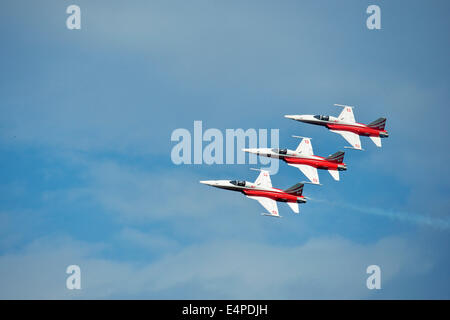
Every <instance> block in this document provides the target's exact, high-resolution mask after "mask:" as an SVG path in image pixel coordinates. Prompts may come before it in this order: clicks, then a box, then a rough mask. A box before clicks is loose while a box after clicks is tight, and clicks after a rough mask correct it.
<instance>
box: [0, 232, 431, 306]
mask: <svg viewBox="0 0 450 320" xmlns="http://www.w3.org/2000/svg"><path fill="white" fill-rule="evenodd" d="M101 248H102V246H93V245H88V244H84V243H79V242H74V241H71V240H69V239H63V240H61V239H44V240H38V241H36V242H35V243H34V244H32V245H31V246H30V247H28V248H27V249H26V250H24V251H23V252H21V253H17V254H7V255H3V256H1V257H0V283H1V284H2V285H1V290H0V297H1V298H19V299H29V298H43V299H53V298H88V299H90V298H127V297H132V298H135V297H138V298H183V299H184V298H204V299H220V298H224V299H233V298H235V299H244V298H252V299H255V298H258V299H303V298H337V299H346V298H354V299H358V298H367V297H369V296H370V295H371V294H372V292H370V291H369V290H368V289H367V288H366V284H365V281H366V278H367V277H368V275H367V274H366V273H365V271H366V267H367V266H368V265H370V264H377V265H379V266H380V267H381V269H382V286H386V285H389V284H390V283H391V282H392V281H394V280H395V279H396V278H398V277H401V276H410V277H413V276H414V275H419V274H423V273H426V272H428V271H429V270H430V268H431V266H432V264H431V261H429V259H426V258H424V256H423V253H422V252H420V251H419V250H416V249H414V248H413V247H411V246H410V245H409V243H407V242H406V241H404V240H402V239H399V238H385V239H382V240H380V241H379V242H377V243H375V244H370V245H360V244H355V243H352V242H350V241H348V240H345V239H342V238H339V237H334V238H333V237H332V238H328V237H326V238H318V239H311V240H310V241H308V242H307V243H305V244H304V245H298V246H291V247H282V246H275V245H269V244H263V243H248V242H245V243H241V242H236V241H226V242H213V243H207V244H202V245H196V246H189V247H186V248H183V249H182V250H181V251H179V252H178V253H175V254H171V255H166V256H163V257H161V258H160V259H159V260H157V261H155V262H152V263H150V264H147V265H135V264H132V263H126V262H118V261H114V260H108V259H99V258H94V257H93V254H94V253H98V251H99V250H101ZM97 256H98V255H97ZM69 264H77V265H79V266H80V267H81V272H82V288H83V289H82V290H81V291H80V292H75V291H69V290H67V289H65V279H66V277H67V275H66V274H65V268H66V267H67V265H69ZM396 290H398V292H400V293H399V295H398V298H402V294H403V297H404V296H407V292H403V293H402V290H401V288H397V289H396Z"/></svg>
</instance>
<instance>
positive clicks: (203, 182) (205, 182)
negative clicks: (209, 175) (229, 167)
mask: <svg viewBox="0 0 450 320" xmlns="http://www.w3.org/2000/svg"><path fill="white" fill-rule="evenodd" d="M200 183H201V184H206V185H208V186H212V185H213V182H212V181H208V180H203V181H200Z"/></svg>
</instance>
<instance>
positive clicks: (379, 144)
mask: <svg viewBox="0 0 450 320" xmlns="http://www.w3.org/2000/svg"><path fill="white" fill-rule="evenodd" d="M369 138H370V140H372V141H373V143H375V145H376V146H377V147H378V148H381V138H380V137H373V136H370V137H369Z"/></svg>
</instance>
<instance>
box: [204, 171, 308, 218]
mask: <svg viewBox="0 0 450 320" xmlns="http://www.w3.org/2000/svg"><path fill="white" fill-rule="evenodd" d="M260 171H261V173H260V174H259V176H258V178H257V179H256V181H255V182H248V181H237V180H231V181H230V180H208V181H200V183H203V184H206V185H209V186H212V187H216V188H220V189H226V190H232V191H239V192H242V193H243V194H245V195H246V196H247V197H248V198H250V199H254V200H257V201H258V202H259V203H260V204H261V205H262V206H263V207H264V208H265V209H266V210H267V211H268V213H263V214H262V215H264V216H270V217H277V218H281V216H280V214H279V212H278V206H277V201H278V202H286V203H287V204H288V205H289V207H290V208H291V209H292V211H294V212H295V213H299V209H298V204H299V203H305V202H306V198H305V197H304V196H303V195H302V193H303V183H297V184H296V185H294V186H292V187H290V188H289V189H286V190H281V189H277V188H274V187H272V182H271V180H270V174H269V172H268V171H266V170H260Z"/></svg>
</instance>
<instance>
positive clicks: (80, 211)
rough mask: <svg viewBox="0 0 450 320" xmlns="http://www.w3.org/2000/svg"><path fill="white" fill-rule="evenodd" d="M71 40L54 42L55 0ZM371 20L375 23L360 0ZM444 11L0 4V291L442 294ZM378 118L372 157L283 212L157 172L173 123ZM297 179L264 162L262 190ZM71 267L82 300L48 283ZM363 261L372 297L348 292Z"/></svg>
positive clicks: (322, 151) (296, 127)
mask: <svg viewBox="0 0 450 320" xmlns="http://www.w3.org/2000/svg"><path fill="white" fill-rule="evenodd" d="M71 4H77V5H79V6H80V7H81V15H82V22H81V23H82V25H81V26H82V29H81V30H68V29H67V28H66V25H65V20H66V18H67V16H68V15H67V14H66V13H65V11H66V8H67V6H69V5H71ZM370 4H378V5H379V6H380V8H381V15H382V18H381V25H382V29H381V30H376V31H371V30H368V29H367V28H366V18H367V16H368V15H367V14H366V8H367V6H368V5H370ZM449 9H450V5H449V4H448V2H445V1H432V2H424V1H395V2H393V1H345V2H336V1H321V2H320V3H319V2H317V1H284V2H283V3H278V2H275V1H190V2H186V1H173V2H170V3H168V2H166V1H133V2H132V3H125V2H123V1H95V2H92V1H76V2H72V1H39V2H37V1H34V2H32V3H30V2H25V1H7V2H2V4H1V10H0V34H1V41H2V46H1V47H2V50H1V51H0V66H1V69H0V70H1V71H2V72H1V73H0V80H1V86H0V115H1V116H0V153H1V158H0V159H1V160H0V164H1V165H0V199H1V201H0V298H3V299H5V298H6V299H9V298H25V299H29V298H44V299H52V298H85V299H98V298H106V299H109V298H112V299H114V298H138V299H161V298H169V299H170V298H181V299H184V298H189V299H198V298H201V299H216V298H217V299H220V298H223V299H230V298H237V299H239V298H264V299H304V298H310V299H323V298H332V299H348V298H354V299H379V298H385V299H405V298H413V299H417V298H425V299H431V298H441V299H442V298H444V299H448V298H450V291H449V289H448V288H449V284H450V281H449V280H450V277H449V275H448V269H449V267H450V254H449V250H448V244H449V240H450V226H449V222H450V217H449V214H450V202H449V200H448V194H449V187H450V185H449V178H450V171H449V167H448V165H447V164H448V162H449V161H450V156H449V155H450V154H449V152H448V148H447V143H446V141H447V140H448V139H449V138H450V132H449V129H448V126H447V122H448V121H447V119H448V117H449V116H450V112H449V109H448V108H447V104H448V101H450V95H449V91H448V88H449V84H450V83H449V80H450V79H449V78H450V76H449V74H450V70H449V69H450V68H449V65H450V64H449V61H448V57H449V56H450V54H449V53H450V52H449V48H450V47H449V43H448V31H449V26H450V22H449V20H448V13H449ZM333 103H344V104H350V105H355V106H356V109H355V116H356V119H357V121H360V122H363V123H368V122H371V121H373V120H375V119H377V118H378V117H380V116H386V117H387V119H388V120H387V130H388V131H389V133H390V136H389V138H388V139H383V141H382V142H383V148H382V149H377V148H376V147H375V146H374V145H373V143H372V142H370V141H369V140H368V139H363V141H362V143H363V146H364V147H365V149H366V151H365V152H356V151H351V150H350V151H347V153H346V158H345V162H346V163H347V165H348V168H349V169H348V171H347V172H345V173H342V174H341V181H340V182H335V181H333V180H332V178H331V177H330V176H329V175H328V174H327V173H323V172H321V173H320V177H321V182H322V183H323V186H321V187H316V186H309V185H307V186H305V190H304V194H305V195H307V196H310V197H311V198H313V200H311V201H310V202H309V203H307V204H305V205H302V206H301V209H300V210H301V214H300V215H298V216H296V215H294V214H292V213H291V212H290V210H289V208H288V207H287V206H285V205H284V204H280V205H279V208H280V213H281V215H282V216H283V217H284V218H283V219H278V220H277V219H266V218H264V217H261V216H260V214H259V213H260V212H262V211H261V210H262V209H261V207H260V206H259V204H258V203H256V202H255V201H250V200H248V199H246V198H245V197H243V196H242V195H240V194H237V193H231V192H226V191H222V190H217V189H213V188H208V187H206V186H204V185H200V184H199V183H198V181H199V180H204V179H227V178H230V179H246V180H253V179H255V178H256V173H255V172H253V171H250V170H249V168H250V167H251V165H212V166H208V165H180V166H176V165H174V164H173V163H172V162H171V159H170V151H171V149H172V147H173V146H174V145H175V143H173V142H171V141H170V136H171V133H172V131H173V130H175V129H177V128H187V129H189V130H192V128H193V122H194V120H202V121H203V126H204V129H207V128H218V129H220V130H225V129H227V128H244V129H247V128H266V129H280V145H282V146H286V147H289V148H291V149H292V148H294V147H295V146H296V144H297V143H298V141H297V140H296V139H293V138H291V137H290V136H291V135H301V136H308V137H312V138H313V146H314V151H315V152H316V154H318V155H328V154H330V153H333V152H335V151H337V150H339V149H342V147H343V146H344V145H345V142H344V140H343V139H342V138H341V137H339V136H338V135H335V134H332V133H329V132H326V130H324V129H323V128H320V127H313V126H307V125H305V124H301V123H296V122H294V121H291V120H287V119H284V118H283V115H284V114H299V113H305V114H311V113H312V114H333V115H334V114H338V112H339V109H337V108H336V107H333V106H332V104H333ZM300 180H304V177H303V176H302V175H301V173H300V172H298V171H297V170H296V169H295V168H291V167H288V166H285V165H284V164H282V163H281V164H280V171H279V172H278V174H276V175H274V176H273V177H272V182H273V184H274V186H276V187H280V188H287V187H289V186H291V185H293V184H295V183H296V182H298V181H300ZM71 264H77V265H79V266H80V267H81V272H82V290H80V291H69V290H67V289H66V287H65V281H66V277H67V274H66V273H65V270H66V267H67V266H68V265H71ZM371 264H377V265H379V266H380V267H381V272H382V289H381V290H377V291H375V290H368V289H367V288H366V278H367V276H368V275H367V274H366V268H367V266H369V265H371Z"/></svg>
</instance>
